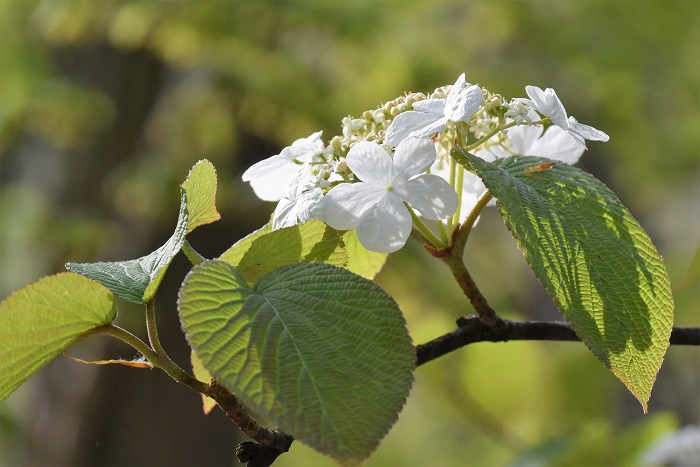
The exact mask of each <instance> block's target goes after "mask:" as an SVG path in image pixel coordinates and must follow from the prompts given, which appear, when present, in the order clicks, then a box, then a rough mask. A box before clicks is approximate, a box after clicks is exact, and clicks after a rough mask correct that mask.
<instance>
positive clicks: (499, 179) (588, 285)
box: [453, 151, 673, 412]
mask: <svg viewBox="0 0 700 467" xmlns="http://www.w3.org/2000/svg"><path fill="white" fill-rule="evenodd" d="M453 156H454V157H455V158H457V160H458V161H460V163H463V164H465V167H467V168H468V169H470V170H472V171H473V172H474V173H476V174H477V175H478V176H479V177H481V179H482V180H483V181H484V184H485V185H486V187H487V188H488V189H489V190H491V193H493V195H494V196H495V197H496V198H497V199H498V208H499V210H500V213H501V216H502V217H503V219H504V221H505V223H506V226H507V227H508V229H509V230H510V231H511V233H512V235H513V238H514V239H515V241H516V242H517V244H518V247H519V248H520V250H521V251H522V252H523V254H524V256H525V258H526V259H527V261H528V263H529V264H530V267H531V268H532V270H533V271H534V272H535V275H536V276H537V277H538V279H539V280H540V282H541V283H542V284H543V285H544V287H545V288H546V289H547V292H548V293H549V295H550V296H551V297H552V298H553V299H554V302H555V303H556V305H557V307H558V308H559V310H561V312H562V313H563V315H564V317H565V318H566V320H567V321H568V322H569V323H570V324H571V327H572V328H573V329H574V330H575V331H576V333H577V334H578V336H579V337H580V338H581V340H582V341H583V342H585V344H586V345H587V346H588V347H589V348H590V350H591V351H592V352H593V354H595V356H596V357H598V359H600V361H601V362H603V363H604V364H605V366H607V367H608V368H609V369H610V370H612V372H613V373H614V374H615V375H616V376H617V377H618V378H619V379H620V380H621V381H622V382H623V383H624V384H625V385H626V386H627V388H628V389H629V390H630V391H631V392H632V394H634V395H635V397H637V399H639V401H640V402H641V404H642V406H643V407H644V411H645V412H646V410H647V402H648V400H649V396H650V394H651V388H652V386H653V384H654V380H655V379H656V374H657V373H658V371H659V368H660V367H661V363H662V361H663V357H664V354H665V353H666V349H667V347H668V344H669V337H670V335H671V328H672V326H673V297H672V295H671V289H670V283H669V279H668V274H667V273H666V268H665V267H664V264H663V261H662V260H661V257H660V256H659V254H658V253H657V251H656V248H654V245H653V243H652V242H651V240H650V239H649V237H648V236H647V234H646V233H645V232H644V230H643V229H642V227H641V226H640V225H639V223H637V221H636V220H635V219H634V218H633V217H632V214H630V212H629V211H628V210H627V209H626V208H625V207H624V206H623V205H622V203H621V202H620V200H619V199H618V198H617V196H615V194H614V193H613V192H612V191H610V189H608V188H607V187H606V186H605V185H604V184H603V183H601V182H600V181H598V180H597V179H595V178H594V177H593V176H592V175H590V174H588V173H586V172H583V171H582V170H580V169H577V168H575V167H572V166H570V165H567V164H564V163H555V164H554V165H551V166H550V165H549V163H551V162H553V161H550V160H548V159H543V158H539V157H529V156H518V157H508V158H505V159H501V160H498V161H497V162H496V163H495V164H491V163H489V162H486V161H484V160H483V159H480V158H478V157H475V156H472V155H471V154H467V153H465V152H464V151H453ZM541 164H544V165H541Z"/></svg>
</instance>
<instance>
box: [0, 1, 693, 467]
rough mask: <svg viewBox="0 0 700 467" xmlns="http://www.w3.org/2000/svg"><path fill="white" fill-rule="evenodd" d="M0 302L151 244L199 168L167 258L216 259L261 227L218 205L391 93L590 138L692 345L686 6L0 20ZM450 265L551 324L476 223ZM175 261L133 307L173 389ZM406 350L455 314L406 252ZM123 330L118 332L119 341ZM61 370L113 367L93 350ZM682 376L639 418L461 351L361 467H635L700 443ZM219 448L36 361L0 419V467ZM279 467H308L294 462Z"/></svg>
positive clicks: (220, 434)
mask: <svg viewBox="0 0 700 467" xmlns="http://www.w3.org/2000/svg"><path fill="white" fill-rule="evenodd" d="M0 31H2V40H0V255H1V257H0V298H4V297H5V296H7V295H8V294H9V293H11V292H12V291H13V290H15V289H17V288H19V287H21V286H23V285H25V284H27V283H29V282H32V281H35V280H37V279H39V278H40V277H42V276H44V275H48V274H53V273H56V272H59V271H62V270H63V264H64V263H65V262H67V261H97V260H122V259H131V258H136V257H139V256H142V255H144V254H147V253H149V252H151V251H152V250H154V249H155V248H157V247H158V246H160V245H161V244H162V243H163V242H164V241H165V240H166V239H167V238H168V237H169V236H170V234H171V233H172V230H173V229H174V225H175V221H176V218H177V211H178V203H179V196H178V185H179V184H180V183H181V182H182V181H183V180H184V178H185V176H186V175H187V172H188V170H189V168H190V167H191V166H192V165H193V164H194V163H195V162H196V161H197V160H199V159H201V158H207V159H209V160H211V161H212V162H213V163H214V165H215V166H216V167H217V168H218V176H219V193H218V207H219V211H220V212H221V214H222V217H223V219H222V220H221V221H219V222H217V223H215V224H212V225H211V226H208V227H204V228H200V229H198V230H197V231H195V232H194V233H193V235H192V239H191V242H192V244H193V245H194V247H195V248H197V249H198V250H199V251H200V252H201V253H203V254H204V255H205V256H208V257H214V256H217V255H218V254H219V253H221V252H223V251H224V250H225V249H226V248H227V247H228V246H230V245H231V244H232V243H234V242H235V241H237V240H238V239H239V238H241V237H242V236H244V235H246V234H247V233H249V232H251V231H252V230H254V229H256V228H258V227H260V226H261V225H263V224H264V223H265V222H266V220H267V218H268V216H269V214H270V213H271V211H272V209H273V208H274V206H273V205H272V204H269V203H263V202H261V201H259V200H258V199H257V198H256V197H255V196H254V195H253V192H252V190H251V189H250V188H249V187H248V186H247V184H244V183H242V182H241V179H240V176H241V173H242V172H243V171H244V170H245V169H246V168H247V167H248V166H250V165H251V164H252V163H254V162H256V161H258V160H260V159H263V158H267V157H269V156H271V155H274V154H277V153H278V152H279V150H280V149H281V148H282V147H284V146H287V145H289V144H290V143H291V142H292V141H293V140H295V139H297V138H300V137H305V136H308V135H309V134H311V133H312V132H314V131H317V130H318V129H323V130H324V140H325V141H328V140H329V139H330V137H331V136H332V135H334V134H337V133H338V132H339V130H340V119H341V118H342V117H344V116H346V115H360V114H361V113H362V111H363V110H366V109H371V108H374V107H376V106H378V105H379V104H381V103H382V102H386V101H388V100H391V99H393V98H394V97H396V96H398V95H400V94H402V93H404V92H406V91H423V92H426V91H431V90H432V89H434V88H435V87H437V86H441V85H445V84H451V83H453V82H454V80H455V79H456V77H457V76H458V75H459V73H461V72H466V74H467V80H468V81H470V82H473V83H478V84H480V85H482V86H485V87H487V88H488V89H490V90H491V91H494V92H500V93H501V94H503V95H504V96H506V97H524V96H525V93H524V87H525V85H527V84H533V85H537V86H540V87H542V88H544V87H553V88H554V89H556V91H557V93H558V95H559V97H560V98H561V99H562V101H563V102H564V105H565V106H566V108H567V110H568V111H569V114H573V115H574V116H575V117H576V118H577V119H578V120H579V121H581V122H583V123H587V124H589V125H592V126H595V127H597V128H600V129H602V130H604V131H605V132H607V133H608V134H609V135H610V142H609V143H605V144H603V143H596V142H593V143H590V144H589V150H588V152H587V153H586V154H585V155H584V156H583V158H582V161H581V164H580V166H581V167H582V168H583V169H585V170H587V171H589V172H591V173H593V174H594V175H595V176H596V177H598V178H599V179H601V180H603V181H604V182H605V183H606V184H608V185H609V186H610V187H611V188H612V189H613V190H614V191H616V192H617V193H618V195H619V196H620V198H621V199H622V201H623V202H624V203H625V204H626V205H627V206H628V208H629V209H630V210H631V211H632V212H633V214H634V215H635V216H636V217H637V218H638V219H639V220H640V222H641V223H642V225H643V226H644V227H645V228H646V229H647V231H648V233H649V234H650V236H651V237H652V239H653V240H654V241H655V242H656V244H657V247H658V249H659V251H660V253H661V254H662V255H663V256H664V258H665V260H666V264H667V266H668V269H669V273H670V275H671V279H672V282H673V284H674V285H675V286H676V295H675V298H676V324H678V325H694V326H698V325H700V316H699V315H698V310H699V309H700V296H699V293H698V292H699V287H698V283H697V281H690V282H686V283H685V284H682V282H683V277H684V274H685V271H686V269H687V267H688V265H689V263H690V259H691V257H692V255H693V253H694V252H695V249H696V247H697V244H698V239H699V238H700V226H699V224H698V222H699V219H700V208H699V207H698V200H699V199H700V193H699V187H700V184H699V183H698V182H699V181H700V180H699V175H700V170H699V169H700V166H699V163H700V157H699V156H700V141H699V140H700V136H699V135H700V79H699V78H700V2H698V1H697V0H687V1H684V0H674V1H636V0H630V1H625V0H616V1H613V0H585V1H584V0H581V1H574V0H571V1H555V0H551V1H537V0H531V1H527V0H521V1H498V0H484V1H470V2H466V1H463V0H462V1H448V0H439V1H430V2H427V1H417V0H403V1H379V0H377V1H370V0H349V1H345V2H330V1H327V2H325V1H307V2H292V1H276V2H272V1H257V2H256V1H228V2H225V1H209V2H194V1H191V2H165V1H162V2H156V1H150V2H133V3H131V2H110V1H100V2H97V1H95V2H88V1H56V0H46V1H41V2H33V1H7V0H4V1H2V2H1V3H0ZM470 243H471V244H470V245H469V246H468V253H467V254H468V257H467V264H468V266H469V267H470V269H471V270H472V273H473V275H474V276H475V279H476V280H477V282H478V283H479V284H480V285H481V287H482V290H483V292H484V293H485V295H486V296H487V297H488V298H489V299H490V301H491V303H492V305H493V306H494V308H495V309H496V310H497V311H498V312H499V313H500V314H502V315H503V316H505V317H509V318H518V319H547V320H555V319H560V317H559V315H558V314H557V312H556V310H555V309H554V307H553V305H552V303H551V300H549V299H548V298H547V296H546V294H545V293H544V292H543V290H542V288H541V287H540V286H539V284H538V283H537V281H536V280H535V278H534V276H533V275H532V274H531V273H530V271H529V269H528V268H527V265H526V264H525V262H524V260H523V259H522V257H521V256H520V253H519V252H518V251H517V249H516V248H515V246H514V244H513V242H512V240H511V239H510V236H509V234H508V232H507V231H506V229H505V227H504V226H503V225H502V223H501V222H500V220H499V219H498V216H497V214H496V213H495V210H491V211H489V212H488V213H486V214H485V215H484V216H483V217H482V220H481V222H480V224H479V226H478V228H477V229H476V231H475V233H474V235H473V236H472V241H471V242H470ZM187 269H188V264H187V262H186V261H185V260H184V259H183V258H180V257H179V258H177V259H176V261H175V263H174V264H173V266H172V267H171V269H170V270H169V271H168V275H167V276H166V280H165V282H166V283H165V286H164V287H162V288H161V292H160V293H159V297H158V310H159V311H158V315H159V322H160V325H161V326H162V331H161V334H162V339H163V341H164V345H165V347H166V348H167V349H168V350H169V351H170V352H171V354H172V356H173V357H174V358H175V359H176V361H178V362H180V363H181V364H182V365H184V366H187V365H188V350H187V347H186V344H185V341H184V338H183V335H182V333H181V331H180V329H179V323H178V321H177V316H176V314H177V313H176V308H175V299H176V293H177V292H176V291H177V288H178V285H179V283H180V282H181V280H182V278H183V276H184V274H185V273H186V271H187ZM378 282H379V284H380V285H381V286H382V287H384V288H385V289H386V290H387V291H388V292H389V293H390V294H392V295H393V296H394V297H395V298H396V299H397V301H398V302H399V304H400V306H401V308H402V310H403V311H404V313H405V314H406V318H407V321H408V325H409V328H410V331H411V333H412V336H413V339H414V341H415V342H416V343H422V342H425V341H427V340H429V339H431V338H433V337H436V336H437V335H439V334H441V333H444V332H446V331H448V330H450V329H452V327H453V326H454V320H455V318H456V317H457V316H460V315H464V314H468V313H471V309H470V307H469V306H468V304H467V303H466V301H465V299H464V298H463V297H461V296H460V294H459V291H458V289H457V287H456V286H455V285H453V284H452V282H451V280H450V277H449V274H448V272H447V270H446V268H445V267H443V266H442V265H441V264H438V263H437V262H435V261H434V260H433V261H431V260H430V258H428V257H427V255H426V254H425V253H424V252H423V251H422V249H421V248H420V247H419V246H418V245H415V244H410V245H409V247H408V248H406V249H404V250H402V251H401V252H399V253H397V254H395V255H393V256H392V257H391V258H390V259H389V262H388V264H387V266H386V268H385V270H384V271H383V272H382V273H381V275H380V276H379V277H378ZM142 318H143V312H142V310H141V309H139V308H138V307H134V306H132V305H129V304H125V303H121V304H120V316H119V318H118V323H119V324H121V325H122V326H125V327H128V328H130V329H133V330H134V332H136V333H140V334H141V335H143V333H144V329H143V324H142ZM69 354H70V355H73V356H77V357H81V358H87V359H102V358H116V357H118V356H121V357H124V358H132V357H133V356H134V353H133V351H132V350H131V349H130V348H128V347H126V346H124V345H122V344H120V343H119V342H112V341H111V340H110V339H109V338H107V337H91V338H90V339H87V340H85V341H83V342H82V343H80V344H79V345H78V346H77V347H75V348H73V349H71V350H70V351H69ZM699 394H700V353H699V352H698V350H697V348H683V347H672V348H670V349H669V351H668V354H667V356H666V359H665V362H664V366H663V367H662V369H661V372H660V373H659V375H658V378H657V382H656V386H655V389H654V391H653V393H652V397H651V401H650V405H649V407H650V411H649V414H648V415H643V414H642V409H641V406H640V405H639V404H638V403H637V402H636V401H635V400H634V399H633V397H632V396H631V395H630V394H628V393H627V392H626V389H625V388H624V387H623V386H622V384H621V383H619V382H618V381H617V380H616V379H615V378H614V377H613V376H612V374H610V373H609V372H608V371H607V370H606V369H605V368H604V367H603V366H602V365H601V364H600V363H599V362H598V361H597V360H596V359H595V358H594V357H593V356H592V355H591V354H590V353H589V352H588V351H587V350H586V349H585V347H584V346H583V345H581V344H576V343H538V342H531V343H507V344H489V343H483V344H475V345H471V346H469V347H467V348H464V349H461V350H460V351H457V352H454V353H453V354H450V355H449V356H447V357H445V358H442V359H440V360H438V361H435V362H432V363H430V364H428V365H425V366H424V367H421V368H419V369H418V370H417V372H416V382H415V386H414V388H413V390H412V393H411V396H410V398H409V400H408V403H407V405H406V407H405V409H404V411H403V412H402V414H401V416H400V419H399V421H398V423H397V424H396V426H395V427H394V428H393V429H392V431H391V432H390V434H389V435H388V437H387V438H386V439H385V441H384V442H383V444H382V445H381V446H380V448H379V449H378V451H377V452H376V453H375V454H374V455H373V457H372V458H371V459H370V460H369V462H368V463H367V465H369V466H403V465H445V466H452V465H454V466H457V465H460V466H461V465H473V466H482V465H483V466H491V465H636V464H638V462H639V460H638V459H639V455H640V453H642V452H643V451H644V450H645V449H647V448H648V447H649V446H651V445H652V444H653V443H654V442H655V441H657V440H658V439H659V437H660V436H662V435H663V434H664V433H666V432H668V431H670V430H672V429H674V428H677V427H679V426H682V425H685V424H695V425H697V424H698V423H700V401H699V399H700V397H699ZM240 440H242V438H241V435H240V434H239V432H238V431H237V429H236V428H235V427H234V425H233V424H232V423H230V422H229V421H228V420H227V419H226V417H224V416H223V415H222V414H221V413H219V412H215V413H212V414H210V415H208V416H204V415H203V414H202V412H201V408H200V401H199V398H198V396H197V395H196V394H195V393H194V392H192V391H191V390H189V389H187V388H184V387H179V386H178V385H177V384H175V383H174V382H172V381H171V380H169V379H168V377H167V376H165V375H164V374H162V373H161V372H158V371H146V370H136V369H131V368H126V367H116V366H110V367H106V368H105V367H95V366H89V365H81V364H78V363H75V362H73V361H70V360H68V359H64V358H59V359H57V360H56V361H55V362H53V363H51V364H50V365H49V366H47V367H46V368H45V369H43V370H42V371H41V372H40V373H39V374H37V375H36V376H34V377H33V378H32V379H31V380H29V381H28V382H27V383H25V384H24V385H23V386H22V387H21V388H20V389H19V390H17V391H16V392H15V393H14V394H13V395H12V396H10V398H9V399H8V400H7V401H5V402H4V403H3V404H2V405H0V465H7V466H15V465H16V466H30V465H31V466H38V465H42V466H43V465H47V466H48V465H51V466H93V465H99V466H121V465H149V466H165V465H168V466H189V465H210V466H218V465H235V464H236V462H235V460H234V459H235V454H234V450H235V446H236V444H237V442H239V441H240ZM275 465H279V466H326V465H333V463H332V462H331V461H330V459H329V458H326V457H324V456H322V455H320V454H317V453H315V452H313V451H312V450H310V449H309V448H306V447H305V446H303V445H301V443H295V444H294V445H293V447H292V450H291V451H290V453H288V454H285V455H283V456H282V457H280V459H279V461H278V462H277V463H276V464H275Z"/></svg>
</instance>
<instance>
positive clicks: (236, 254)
mask: <svg viewBox="0 0 700 467" xmlns="http://www.w3.org/2000/svg"><path fill="white" fill-rule="evenodd" d="M270 232H272V224H269V223H268V224H265V225H264V226H262V227H261V228H259V229H258V230H256V231H255V232H253V233H251V234H250V235H248V236H247V237H245V238H242V239H241V240H239V241H237V242H236V243H234V244H233V245H232V246H231V248H229V249H228V250H226V251H225V252H224V253H223V254H222V255H221V256H219V259H220V260H221V261H226V262H227V263H228V264H230V265H231V266H238V263H240V262H241V259H243V255H245V254H246V252H247V251H248V250H250V247H251V245H252V244H253V242H254V241H255V240H257V239H258V238H260V237H262V236H263V235H266V234H268V233H270Z"/></svg>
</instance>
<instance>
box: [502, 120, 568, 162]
mask: <svg viewBox="0 0 700 467" xmlns="http://www.w3.org/2000/svg"><path fill="white" fill-rule="evenodd" d="M557 128H559V127H557ZM543 130H544V127H543V126H542V125H521V126H515V127H513V128H510V129H508V130H507V131H508V139H509V144H508V149H510V150H511V151H512V152H513V154H521V155H534V154H532V153H531V152H530V150H531V148H532V145H533V144H534V142H535V141H537V138H538V137H539V136H540V135H541V134H542V131H543Z"/></svg>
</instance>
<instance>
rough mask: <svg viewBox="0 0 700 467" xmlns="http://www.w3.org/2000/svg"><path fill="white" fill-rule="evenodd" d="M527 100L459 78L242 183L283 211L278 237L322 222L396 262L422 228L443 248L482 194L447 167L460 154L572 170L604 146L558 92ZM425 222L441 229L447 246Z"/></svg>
mask: <svg viewBox="0 0 700 467" xmlns="http://www.w3.org/2000/svg"><path fill="white" fill-rule="evenodd" d="M526 92H527V95H528V97H529V99H525V98H520V99H513V100H512V101H511V102H507V103H506V102H504V100H503V98H502V97H501V96H500V95H497V94H492V93H491V92H489V91H488V90H487V89H484V88H481V87H479V86H477V85H475V84H470V83H467V81H466V79H465V76H464V74H462V75H460V76H459V78H458V79H457V81H456V82H455V83H454V84H453V85H452V86H445V87H442V88H438V89H436V90H435V91H434V92H433V93H432V94H431V95H430V96H426V95H424V94H421V93H412V94H408V95H406V96H403V97H400V98H397V99H395V100H393V101H391V102H387V103H386V104H384V105H383V106H381V107H379V108H378V109H376V110H368V111H366V112H364V113H363V114H362V117H361V118H352V117H346V118H344V119H343V122H342V123H343V130H342V136H335V137H333V138H331V140H330V142H329V144H328V145H324V143H323V141H322V140H321V132H317V133H314V134H312V135H311V136H309V137H307V138H302V139H299V140H297V141H295V142H294V143H292V145H291V146H289V147H286V148H284V149H283V150H282V152H281V153H280V154H278V155H276V156H272V157H270V158H268V159H265V160H263V161H261V162H258V163H257V164H255V165H253V166H252V167H250V168H249V169H248V170H247V171H246V172H245V173H244V174H243V180H244V181H248V182H250V184H251V186H252V187H253V190H254V191H255V193H256V195H257V196H258V197H260V198H261V199H263V200H267V201H279V203H278V205H277V208H276V209H275V212H274V214H273V219H272V223H273V228H274V229H279V228H282V227H288V226H292V225H296V224H298V223H303V222H306V221H307V220H309V219H318V220H321V221H323V222H325V223H327V224H328V225H330V226H331V227H333V228H336V229H340V230H350V229H356V231H357V237H358V239H359V240H360V242H361V243H362V244H363V245H364V246H365V247H366V248H367V249H369V250H373V251H378V252H382V253H391V252H394V251H396V250H398V249H400V248H401V247H402V246H403V245H404V244H405V243H406V240H407V239H408V236H409V234H410V233H411V229H412V228H413V227H417V228H419V230H420V231H421V232H422V233H423V234H424V235H427V237H428V238H433V239H435V241H434V242H433V243H435V246H446V245H448V244H449V241H450V240H449V239H450V234H451V231H452V230H453V229H454V228H456V226H457V224H458V222H459V221H460V219H464V218H465V217H466V216H467V215H468V214H469V212H470V211H471V210H472V208H473V207H474V204H475V203H476V200H477V198H478V197H479V196H480V195H481V194H482V193H483V192H484V191H485V190H486V189H485V187H484V186H483V184H482V183H481V180H480V179H479V178H478V177H476V176H475V175H473V174H471V173H469V172H465V171H464V169H463V168H462V167H461V166H460V165H458V164H456V163H455V162H454V161H453V160H452V159H451V158H450V155H449V154H450V150H451V149H452V148H453V147H454V146H455V145H457V146H459V147H462V148H464V149H465V150H468V151H472V152H473V153H474V154H475V155H477V156H479V157H482V158H483V159H485V160H489V161H493V160H495V159H497V158H502V157H508V156H511V155H517V154H522V155H531V156H542V157H547V158H550V159H553V160H557V161H562V162H565V163H568V164H574V163H576V162H577V161H578V159H579V158H580V157H581V154H583V151H584V150H585V148H586V147H585V140H593V141H607V140H608V135H606V134H605V133H603V132H602V131H599V130H596V129H595V128H593V127H590V126H588V125H584V124H581V123H579V122H578V121H577V120H576V119H575V118H574V117H568V116H567V114H566V110H565V109H564V106H563V105H562V103H561V101H560V100H559V98H558V97H557V95H556V93H555V92H554V90H553V89H550V88H547V89H546V90H544V91H543V90H542V89H540V88H538V87H535V86H527V87H526ZM548 124H551V125H549V127H548V128H547V129H546V130H545V125H548ZM458 207H460V213H459V215H454V213H455V211H456V210H457V208H458ZM421 218H423V219H429V220H433V221H436V223H437V224H436V225H437V227H436V229H437V230H438V231H439V232H440V234H441V238H438V237H437V236H434V235H433V234H432V233H431V231H430V230H429V229H427V227H426V226H425V224H424V223H423V222H422V220H421Z"/></svg>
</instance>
